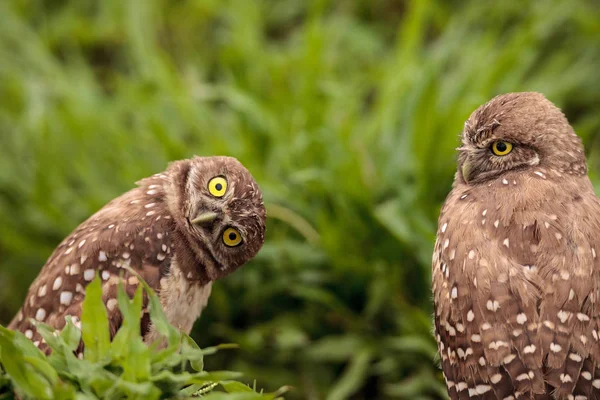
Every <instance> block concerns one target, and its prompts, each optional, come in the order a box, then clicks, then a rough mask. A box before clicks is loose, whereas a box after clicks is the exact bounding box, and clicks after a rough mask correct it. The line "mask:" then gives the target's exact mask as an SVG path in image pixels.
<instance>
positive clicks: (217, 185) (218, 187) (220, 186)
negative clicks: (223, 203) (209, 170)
mask: <svg viewBox="0 0 600 400" xmlns="http://www.w3.org/2000/svg"><path fill="white" fill-rule="evenodd" d="M215 189H217V191H218V192H220V191H221V190H222V189H223V185H221V184H220V183H217V184H216V185H215Z"/></svg>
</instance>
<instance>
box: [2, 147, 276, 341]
mask: <svg viewBox="0 0 600 400" xmlns="http://www.w3.org/2000/svg"><path fill="white" fill-rule="evenodd" d="M265 219H266V212H265V208H264V205H263V201H262V194H261V192H260V189H259V188H258V185H257V184H256V182H255V180H254V178H253V177H252V176H251V175H250V173H249V172H248V171H247V170H246V168H244V167H243V166H242V164H240V163H239V162H238V161H237V160H236V159H234V158H230V157H195V158H193V159H190V160H182V161H176V162H174V163H172V164H171V165H170V166H169V168H168V169H167V170H166V171H165V172H163V173H160V174H157V175H154V176H152V177H149V178H146V179H143V180H141V181H140V182H138V187H136V188H135V189H133V190H131V191H129V192H127V193H125V194H123V195H122V196H120V197H118V198H116V199H114V200H112V201H111V202H110V203H108V204H107V205H106V206H105V207H104V208H102V209H101V210H100V211H98V212H97V213H96V214H95V215H93V216H92V217H90V218H89V219H88V220H87V221H85V222H84V223H82V224H81V225H80V226H79V227H78V228H77V229H75V231H74V232H73V233H72V234H71V235H69V236H68V237H67V238H66V239H65V240H64V241H63V242H62V243H61V244H60V245H59V246H58V248H57V249H56V250H55V251H54V253H53V254H52V255H51V256H50V258H49V259H48V261H47V263H46V265H45V266H44V267H43V269H42V270H41V272H40V274H39V276H38V277H37V278H36V280H35V281H34V282H33V283H32V285H31V287H30V289H29V291H28V293H27V297H26V299H25V302H24V304H23V306H22V307H21V310H20V311H19V312H18V314H17V315H16V316H15V318H14V319H13V321H12V322H11V323H10V325H9V328H11V329H15V330H20V331H22V332H24V333H25V335H26V336H27V337H28V338H30V339H31V340H33V341H34V343H35V344H36V345H38V346H39V347H40V348H41V349H44V350H46V349H47V347H46V345H45V343H44V342H43V340H42V338H41V336H40V335H39V333H37V332H36V330H35V327H34V325H33V324H32V323H31V322H30V319H35V320H37V321H41V322H44V323H47V324H50V325H52V326H53V327H55V328H56V329H62V328H63V327H64V325H65V317H66V316H68V315H70V316H73V317H74V321H75V324H76V325H79V324H80V320H79V317H80V313H81V305H82V301H83V298H84V295H85V287H86V285H87V284H88V283H89V282H90V281H92V280H93V279H94V277H95V276H96V274H98V275H99V276H100V278H101V279H102V290H103V300H104V302H105V305H106V308H107V310H108V315H109V320H110V321H109V325H110V331H111V336H114V334H115V333H116V331H117V330H118V328H119V326H120V324H121V314H120V312H119V311H118V307H117V301H116V294H117V287H118V284H119V282H121V281H122V282H123V284H124V287H125V289H126V291H127V292H128V293H129V294H130V295H133V293H134V292H135V290H136V289H137V287H138V285H139V281H138V278H137V277H136V276H135V275H133V274H130V273H129V272H128V271H127V270H126V269H125V268H123V267H124V266H129V267H131V268H132V269H134V270H135V271H137V272H138V273H139V274H140V275H141V276H142V277H143V279H144V280H145V281H147V282H148V284H149V285H150V286H151V287H152V288H153V289H154V290H156V292H157V293H158V295H159V298H160V300H161V303H162V305H163V308H164V311H165V313H166V315H167V318H168V319H169V321H170V322H171V323H172V324H173V325H175V326H177V327H179V328H180V329H181V330H183V331H185V332H186V333H189V332H190V330H191V329H192V325H193V323H194V321H195V320H196V318H198V317H199V316H200V312H201V311H202V309H203V308H204V307H205V305H206V302H207V300H208V296H209V295H210V289H211V285H212V282H213V281H214V280H216V279H218V278H220V277H223V276H225V275H227V274H229V273H231V272H233V271H234V270H235V269H236V268H238V267H240V266H241V265H243V264H244V263H246V262H247V261H248V260H250V259H251V258H252V257H254V256H255V255H256V253H257V252H258V250H259V249H260V248H261V246H262V244H263V241H264V233H265ZM121 276H122V278H121ZM145 302H146V300H145ZM144 307H146V304H144ZM141 330H142V334H143V335H145V340H146V342H151V341H153V340H154V339H156V338H157V337H156V334H155V332H154V331H153V329H152V327H151V324H150V320H149V318H148V315H147V309H146V308H145V315H144V317H143V318H142V327H141ZM80 347H81V346H80ZM80 350H81V348H80Z"/></svg>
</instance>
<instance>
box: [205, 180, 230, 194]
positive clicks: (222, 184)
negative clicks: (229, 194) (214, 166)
mask: <svg viewBox="0 0 600 400" xmlns="http://www.w3.org/2000/svg"><path fill="white" fill-rule="evenodd" d="M208 191H209V193H210V194H212V195H213V196H215V197H223V196H224V195H225V191H227V180H226V179H225V178H224V177H222V176H217V177H214V178H212V179H211V180H210V181H209V182H208Z"/></svg>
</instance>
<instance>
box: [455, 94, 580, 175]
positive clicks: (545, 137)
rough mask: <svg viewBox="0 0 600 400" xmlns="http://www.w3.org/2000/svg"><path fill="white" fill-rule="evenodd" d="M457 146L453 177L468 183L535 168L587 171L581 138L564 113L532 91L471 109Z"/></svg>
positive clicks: (503, 96)
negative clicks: (455, 170)
mask: <svg viewBox="0 0 600 400" xmlns="http://www.w3.org/2000/svg"><path fill="white" fill-rule="evenodd" d="M458 150H459V152H460V153H459V157H458V176H457V178H458V179H459V181H461V182H462V183H467V184H469V185H476V184H481V183H484V182H487V181H489V180H491V179H494V178H497V177H499V176H501V175H503V174H504V173H506V172H508V171H514V170H524V169H528V168H533V167H535V166H539V167H541V168H547V169H552V170H555V171H557V172H559V173H564V174H575V175H584V174H586V173H587V169H586V163H585V155H584V152H583V146H582V144H581V140H580V139H579V137H578V136H577V135H576V134H575V132H574V131H573V129H572V128H571V126H570V125H569V123H568V122H567V120H566V118H565V116H564V115H563V113H562V112H561V111H560V110H559V109H558V108H557V107H556V106H554V105H553V104H552V103H551V102H550V101H548V100H547V99H546V98H545V97H544V96H543V95H542V94H539V93H534V92H525V93H509V94H505V95H500V96H497V97H495V98H493V99H492V100H490V101H489V102H488V103H486V104H485V105H483V106H481V107H480V108H478V109H477V110H475V112H473V114H471V116H470V117H469V119H468V120H467V122H466V123H465V128H464V131H463V134H462V146H461V147H460V148H459V149H458Z"/></svg>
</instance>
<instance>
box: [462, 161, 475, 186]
mask: <svg viewBox="0 0 600 400" xmlns="http://www.w3.org/2000/svg"><path fill="white" fill-rule="evenodd" d="M461 172H462V176H463V179H464V180H465V182H466V183H469V179H470V178H471V173H472V172H473V164H471V163H470V160H469V159H468V158H467V159H466V160H465V161H464V162H463V164H462V167H461Z"/></svg>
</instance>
